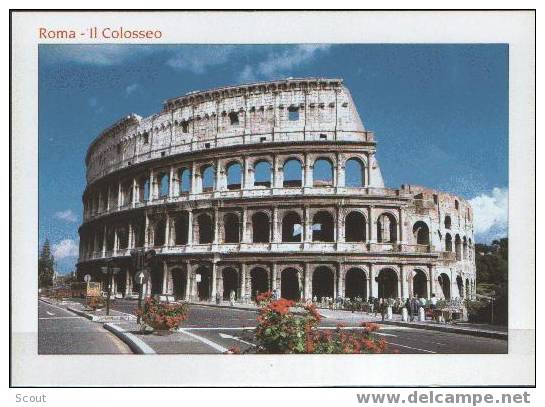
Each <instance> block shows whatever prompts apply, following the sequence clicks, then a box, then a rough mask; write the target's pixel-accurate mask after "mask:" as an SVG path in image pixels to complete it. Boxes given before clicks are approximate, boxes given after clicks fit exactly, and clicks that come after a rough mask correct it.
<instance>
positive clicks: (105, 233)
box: [102, 225, 108, 257]
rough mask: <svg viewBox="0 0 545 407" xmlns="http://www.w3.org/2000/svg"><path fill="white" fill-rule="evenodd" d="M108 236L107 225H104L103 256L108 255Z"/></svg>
mask: <svg viewBox="0 0 545 407" xmlns="http://www.w3.org/2000/svg"><path fill="white" fill-rule="evenodd" d="M107 236H108V230H107V228H106V225H104V233H103V235H102V257H106V243H107V242H106V239H107Z"/></svg>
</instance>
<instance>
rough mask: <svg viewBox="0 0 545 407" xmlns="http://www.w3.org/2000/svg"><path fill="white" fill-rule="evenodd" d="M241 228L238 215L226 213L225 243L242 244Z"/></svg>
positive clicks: (224, 222)
mask: <svg viewBox="0 0 545 407" xmlns="http://www.w3.org/2000/svg"><path fill="white" fill-rule="evenodd" d="M240 226H241V225H240V220H239V217H238V215H237V214H236V213H234V212H229V213H226V214H225V215H224V216H223V242H224V243H240Z"/></svg>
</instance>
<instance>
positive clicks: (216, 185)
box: [214, 160, 223, 191]
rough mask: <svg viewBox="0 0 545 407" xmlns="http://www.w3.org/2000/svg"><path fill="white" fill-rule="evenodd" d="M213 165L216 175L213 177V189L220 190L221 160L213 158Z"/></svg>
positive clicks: (221, 181) (221, 180)
mask: <svg viewBox="0 0 545 407" xmlns="http://www.w3.org/2000/svg"><path fill="white" fill-rule="evenodd" d="M214 167H215V169H216V176H215V177H214V178H215V180H214V190H215V191H221V190H222V189H223V177H222V173H223V171H221V162H220V161H219V160H215V162H214Z"/></svg>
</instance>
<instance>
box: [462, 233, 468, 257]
mask: <svg viewBox="0 0 545 407" xmlns="http://www.w3.org/2000/svg"><path fill="white" fill-rule="evenodd" d="M462 253H463V259H464V260H466V259H467V237H465V236H464V237H463V239H462Z"/></svg>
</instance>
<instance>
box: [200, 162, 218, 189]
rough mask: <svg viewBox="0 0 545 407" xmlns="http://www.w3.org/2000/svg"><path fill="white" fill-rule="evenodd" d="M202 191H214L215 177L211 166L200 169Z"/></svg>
mask: <svg viewBox="0 0 545 407" xmlns="http://www.w3.org/2000/svg"><path fill="white" fill-rule="evenodd" d="M201 180H202V191H203V192H210V191H212V190H213V189H214V183H215V176H214V167H213V166H212V165H204V166H202V167H201Z"/></svg>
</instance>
